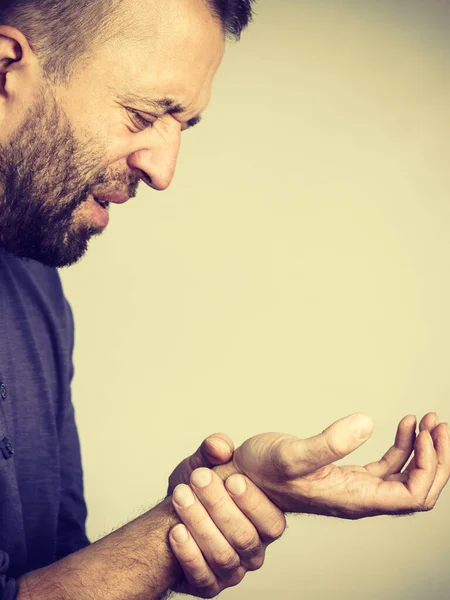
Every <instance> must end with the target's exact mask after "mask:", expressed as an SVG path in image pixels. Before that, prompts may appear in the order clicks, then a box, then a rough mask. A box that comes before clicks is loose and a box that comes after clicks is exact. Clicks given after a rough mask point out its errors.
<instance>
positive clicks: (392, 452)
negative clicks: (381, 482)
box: [365, 415, 416, 479]
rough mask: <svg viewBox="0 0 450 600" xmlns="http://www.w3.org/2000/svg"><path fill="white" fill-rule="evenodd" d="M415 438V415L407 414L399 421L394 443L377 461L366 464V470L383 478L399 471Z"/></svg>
mask: <svg viewBox="0 0 450 600" xmlns="http://www.w3.org/2000/svg"><path fill="white" fill-rule="evenodd" d="M415 439H416V417H415V416H414V415H407V416H406V417H403V419H402V420H401V421H400V423H399V425H398V428H397V433H396V436H395V441H394V445H393V446H391V447H390V448H389V450H388V451H387V452H386V454H385V455H384V456H383V458H382V459H381V460H379V461H378V462H373V463H370V464H368V465H366V467H365V468H366V469H367V471H369V473H370V474H371V475H374V476H375V477H380V478H381V479H383V478H384V477H387V476H388V475H393V474H394V473H398V472H400V471H401V470H402V469H403V467H404V466H405V464H406V461H407V460H408V458H409V457H410V455H411V452H412V451H413V449H414V442H415Z"/></svg>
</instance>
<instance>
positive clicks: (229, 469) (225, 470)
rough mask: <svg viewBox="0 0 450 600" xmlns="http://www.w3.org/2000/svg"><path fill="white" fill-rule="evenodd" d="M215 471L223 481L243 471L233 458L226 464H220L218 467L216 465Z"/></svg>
mask: <svg viewBox="0 0 450 600" xmlns="http://www.w3.org/2000/svg"><path fill="white" fill-rule="evenodd" d="M213 471H214V472H215V473H217V475H218V476H219V477H220V478H221V479H222V481H225V480H226V479H228V477H230V476H231V475H234V474H235V473H241V471H239V469H238V468H237V466H236V464H235V463H234V460H233V459H232V460H230V462H227V463H225V464H224V465H218V466H217V467H214V468H213Z"/></svg>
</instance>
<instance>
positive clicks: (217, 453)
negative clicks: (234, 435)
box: [194, 433, 234, 467]
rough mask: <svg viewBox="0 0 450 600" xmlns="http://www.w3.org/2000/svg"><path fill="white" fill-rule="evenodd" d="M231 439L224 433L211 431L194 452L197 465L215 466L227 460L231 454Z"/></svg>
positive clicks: (232, 450)
mask: <svg viewBox="0 0 450 600" xmlns="http://www.w3.org/2000/svg"><path fill="white" fill-rule="evenodd" d="M233 452H234V444H233V440H232V439H231V438H230V437H229V436H228V435H226V434H225V433H213V435H210V436H209V437H207V438H206V439H205V440H203V442H202V444H201V445H200V448H199V449H198V450H197V452H196V453H195V454H194V456H195V457H196V459H197V460H198V461H202V464H199V465H198V466H199V467H215V466H217V465H223V464H225V463H227V462H229V461H230V460H231V458H232V456H233Z"/></svg>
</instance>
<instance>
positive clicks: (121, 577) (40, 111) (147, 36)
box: [0, 0, 285, 600]
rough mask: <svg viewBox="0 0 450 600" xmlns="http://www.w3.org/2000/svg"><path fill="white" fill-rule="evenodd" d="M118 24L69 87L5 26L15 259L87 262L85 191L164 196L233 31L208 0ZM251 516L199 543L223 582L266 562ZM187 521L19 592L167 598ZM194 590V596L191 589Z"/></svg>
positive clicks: (124, 542) (0, 160) (3, 90)
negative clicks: (141, 187)
mask: <svg viewBox="0 0 450 600" xmlns="http://www.w3.org/2000/svg"><path fill="white" fill-rule="evenodd" d="M116 17H117V18H116V21H115V22H116V23H117V22H120V23H121V28H120V30H117V28H116V29H115V33H114V35H112V36H110V39H109V40H107V41H106V42H105V43H103V44H94V45H93V46H94V51H93V52H92V55H91V57H90V58H89V60H88V61H83V62H81V63H79V64H78V65H77V67H76V68H75V69H74V71H73V75H72V77H71V79H70V81H69V82H68V83H67V84H65V85H61V84H55V83H52V82H50V81H49V80H47V79H46V78H45V77H44V75H43V71H42V68H41V65H40V61H39V57H38V56H37V55H35V54H34V52H33V50H32V48H31V46H30V44H29V42H28V40H27V39H26V37H25V36H24V35H23V34H22V33H21V31H20V28H15V27H11V26H8V27H7V26H1V25H0V244H1V245H2V246H3V247H4V248H6V249H7V250H9V251H11V252H13V253H15V254H16V255H18V256H21V257H26V258H30V259H35V260H39V261H41V262H43V263H44V264H47V265H48V266H59V267H61V266H68V265H70V264H73V263H74V262H76V261H77V260H79V259H80V258H81V257H82V256H83V254H84V253H85V251H86V249H87V247H88V242H89V239H90V238H91V237H92V236H93V235H98V234H100V233H101V232H102V230H103V226H99V225H98V223H97V222H96V218H95V214H94V212H93V208H92V202H89V199H88V197H89V194H93V195H101V196H105V195H109V196H111V194H114V193H117V194H121V195H125V196H127V197H133V196H134V195H135V194H136V190H137V186H138V183H139V181H140V180H141V179H142V180H143V181H144V182H145V183H147V184H148V185H151V187H153V188H154V189H156V190H163V189H165V188H167V187H168V186H169V185H170V182H171V180H172V178H173V175H174V172H175V166H176V160H177V156H178V151H179V147H180V142H181V132H182V131H184V130H186V129H187V128H188V127H189V126H190V125H191V124H192V119H195V117H197V116H198V115H199V114H200V113H201V112H202V111H203V110H204V109H205V108H206V106H207V104H208V101H209V97H210V91H211V85H212V80H213V77H214V75H215V72H216V70H217V68H218V66H219V64H220V62H221V59H222V56H223V52H224V35H223V31H222V27H221V25H220V23H218V22H217V21H216V20H215V19H214V18H213V17H212V16H211V14H210V12H209V11H208V10H207V9H206V6H204V5H203V3H202V2H199V1H198V0H187V1H186V0H165V1H164V3H162V2H160V1H158V0H146V1H144V0H124V2H123V3H122V4H121V14H118V15H116ZM106 37H108V36H106ZM159 98H169V99H170V100H171V101H173V102H174V103H175V104H177V105H181V106H182V107H183V108H182V109H181V108H178V109H176V111H175V112H173V111H172V112H170V113H168V112H167V111H165V110H164V108H161V107H155V106H152V107H150V108H149V106H148V102H147V101H148V100H149V99H150V100H155V99H159ZM149 110H150V111H152V112H151V114H149V113H148V112H145V113H144V111H149ZM144 116H145V120H144ZM94 207H96V205H94ZM94 210H97V209H96V208H95V209H94ZM220 437H221V436H220V434H218V435H216V438H215V444H214V443H212V444H211V443H210V441H209V440H206V441H205V442H204V443H203V444H202V446H201V447H200V448H199V450H198V451H197V452H196V453H194V455H193V456H192V457H190V458H189V459H186V461H184V464H182V466H180V467H179V468H177V469H176V470H175V472H174V474H173V475H172V476H171V481H172V482H173V483H175V482H176V483H179V482H182V481H185V482H189V477H190V474H191V472H192V470H193V469H194V468H195V467H198V466H201V465H203V466H213V465H216V464H220V463H221V462H227V461H229V460H230V458H231V456H232V452H233V448H232V447H231V448H229V449H228V450H227V449H226V445H225V450H224V446H223V444H224V443H225V444H227V440H226V439H225V440H224V439H222V440H220ZM218 439H219V443H220V441H221V443H222V447H221V448H220V447H218V446H217V440H218ZM223 489H224V488H223ZM221 493H222V494H223V491H222V492H221ZM260 496H261V503H260V504H259V506H258V511H262V513H263V514H267V515H272V516H271V518H274V519H276V520H277V523H278V527H277V528H276V530H277V536H278V535H279V533H280V532H282V531H283V530H284V526H285V517H284V515H283V513H282V512H281V511H280V510H279V509H278V508H276V507H275V506H274V505H273V504H272V503H271V502H270V501H269V500H268V499H267V498H266V497H265V496H264V495H263V494H262V493H261V492H260ZM230 502H232V501H231V500H229V503H230ZM246 512H247V515H248V517H247V518H244V515H243V513H239V514H240V515H242V516H241V519H240V523H239V527H238V528H237V529H236V524H234V523H229V524H228V525H227V527H226V528H225V531H224V533H222V532H221V531H219V530H218V529H216V531H215V534H214V535H213V536H212V537H211V538H210V543H209V545H208V547H207V548H204V550H205V552H206V553H207V555H208V558H209V560H210V561H211V563H212V564H213V565H214V568H216V569H217V571H218V575H217V576H218V578H219V579H220V577H221V576H223V577H224V578H225V579H226V581H223V583H221V586H222V589H223V588H225V587H228V586H229V585H235V584H236V583H238V581H240V580H241V579H242V577H243V576H244V575H245V573H246V571H247V570H250V569H252V570H254V569H255V568H257V567H258V566H260V565H262V563H263V561H264V551H265V547H266V546H267V544H268V543H269V542H270V541H273V539H274V538H271V537H270V532H268V533H267V532H266V531H265V526H264V523H263V520H262V519H261V516H258V515H257V516H256V517H255V519H256V523H257V524H258V523H261V530H262V533H263V535H264V544H263V543H262V542H261V539H260V537H259V534H258V531H257V529H256V527H255V526H254V524H253V523H252V521H251V518H252V513H253V509H252V508H251V507H250V508H248V509H247V511H246ZM178 522H179V520H178V518H177V515H176V513H175V511H174V510H173V508H172V506H171V503H170V500H166V501H164V502H162V503H161V504H160V505H158V506H157V507H155V508H154V509H152V510H151V511H149V512H148V513H146V514H145V515H143V516H142V517H140V518H139V519H136V520H135V521H133V522H131V523H129V524H128V525H126V526H125V527H123V528H121V529H120V530H118V531H116V532H114V533H113V534H111V535H110V536H106V537H105V538H103V539H102V540H99V541H98V542H96V543H95V544H92V546H90V547H89V548H87V549H85V550H83V551H81V552H77V553H75V554H73V555H71V556H70V557H67V558H66V559H64V560H62V561H58V562H57V563H55V564H53V565H51V566H50V567H48V568H46V569H42V570H40V571H36V572H33V573H28V574H27V575H25V576H24V577H23V578H22V579H21V581H20V592H19V598H20V599H21V600H22V598H29V597H31V598H33V599H34V600H41V598H42V599H44V598H45V599H46V600H51V599H52V598H61V597H63V598H65V599H66V598H67V599H72V598H73V599H77V598H83V599H84V598H87V597H89V598H93V599H94V598H95V599H97V598H98V599H102V600H106V599H108V598H114V599H115V600H116V599H118V598H119V599H120V598H124V599H125V598H126V599H127V600H132V599H136V600H137V599H141V598H145V599H146V600H151V599H152V598H158V597H160V595H161V594H162V593H165V592H166V591H167V589H168V588H169V587H170V586H171V585H182V584H183V573H182V571H181V569H180V567H179V565H178V562H177V560H176V558H175V556H174V554H173V553H172V552H171V549H170V547H169V544H168V533H169V530H170V528H171V527H172V526H173V525H175V524H176V523H178ZM209 527H210V529H211V527H212V522H211V523H209ZM194 528H195V527H194ZM226 537H228V540H229V541H227V539H226ZM241 538H245V539H246V540H250V541H251V544H252V546H253V547H254V548H255V550H254V552H253V554H252V557H250V558H248V557H247V556H246V554H245V549H242V548H241V547H240V546H239V540H240V539H241ZM230 543H231V544H234V543H235V544H236V547H234V548H231V551H232V552H233V553H234V555H236V556H239V555H240V553H242V557H243V558H242V560H243V563H242V565H239V567H237V566H236V565H231V567H233V568H232V569H231V570H232V571H233V576H230V566H229V565H228V564H224V561H225V562H226V560H227V557H226V556H225V555H224V548H225V546H226V547H228V546H229V544H230ZM80 572H82V573H83V574H82V575H80ZM191 590H192V591H193V593H197V590H196V588H195V586H191ZM198 593H199V594H201V593H202V590H201V589H200V590H198Z"/></svg>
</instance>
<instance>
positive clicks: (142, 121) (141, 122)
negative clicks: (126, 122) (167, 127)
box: [127, 108, 154, 131]
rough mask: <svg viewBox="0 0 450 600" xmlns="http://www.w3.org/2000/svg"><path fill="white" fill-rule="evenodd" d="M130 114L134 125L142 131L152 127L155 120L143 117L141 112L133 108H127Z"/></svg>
mask: <svg viewBox="0 0 450 600" xmlns="http://www.w3.org/2000/svg"><path fill="white" fill-rule="evenodd" d="M127 111H128V114H129V115H130V118H131V121H132V122H133V125H135V126H136V127H137V128H138V129H139V130H140V131H142V130H144V129H147V128H148V127H152V126H153V123H154V121H150V120H149V119H146V118H145V117H143V116H142V115H141V114H140V113H139V112H137V111H136V110H134V109H132V108H127Z"/></svg>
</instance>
